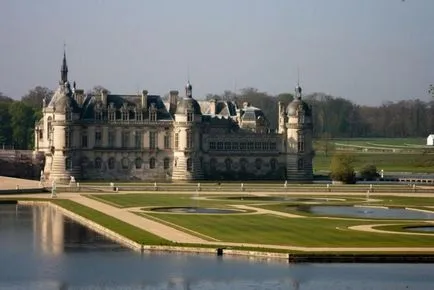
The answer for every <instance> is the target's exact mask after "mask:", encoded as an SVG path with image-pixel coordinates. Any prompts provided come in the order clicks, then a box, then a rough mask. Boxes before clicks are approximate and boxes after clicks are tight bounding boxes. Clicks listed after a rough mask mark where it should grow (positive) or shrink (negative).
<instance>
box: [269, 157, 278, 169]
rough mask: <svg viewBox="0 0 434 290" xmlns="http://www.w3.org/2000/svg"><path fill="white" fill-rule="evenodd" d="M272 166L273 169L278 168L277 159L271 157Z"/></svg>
mask: <svg viewBox="0 0 434 290" xmlns="http://www.w3.org/2000/svg"><path fill="white" fill-rule="evenodd" d="M270 168H271V170H273V171H274V170H276V168H277V160H276V159H274V158H273V159H271V160H270Z"/></svg>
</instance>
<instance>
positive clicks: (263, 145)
mask: <svg viewBox="0 0 434 290" xmlns="http://www.w3.org/2000/svg"><path fill="white" fill-rule="evenodd" d="M262 150H264V151H267V150H268V142H262Z"/></svg>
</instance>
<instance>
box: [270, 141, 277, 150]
mask: <svg viewBox="0 0 434 290" xmlns="http://www.w3.org/2000/svg"><path fill="white" fill-rule="evenodd" d="M276 148H277V144H276V142H271V143H270V150H276Z"/></svg>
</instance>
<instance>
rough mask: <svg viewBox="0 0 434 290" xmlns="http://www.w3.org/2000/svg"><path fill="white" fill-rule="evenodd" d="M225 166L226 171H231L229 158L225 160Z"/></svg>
mask: <svg viewBox="0 0 434 290" xmlns="http://www.w3.org/2000/svg"><path fill="white" fill-rule="evenodd" d="M225 166H226V170H231V169H232V160H231V159H230V158H226V160H225Z"/></svg>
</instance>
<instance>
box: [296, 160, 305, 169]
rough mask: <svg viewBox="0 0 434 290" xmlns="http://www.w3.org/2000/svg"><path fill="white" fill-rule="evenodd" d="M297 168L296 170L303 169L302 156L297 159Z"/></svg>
mask: <svg viewBox="0 0 434 290" xmlns="http://www.w3.org/2000/svg"><path fill="white" fill-rule="evenodd" d="M297 169H298V170H303V169H304V160H303V158H300V159H298V161H297Z"/></svg>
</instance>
